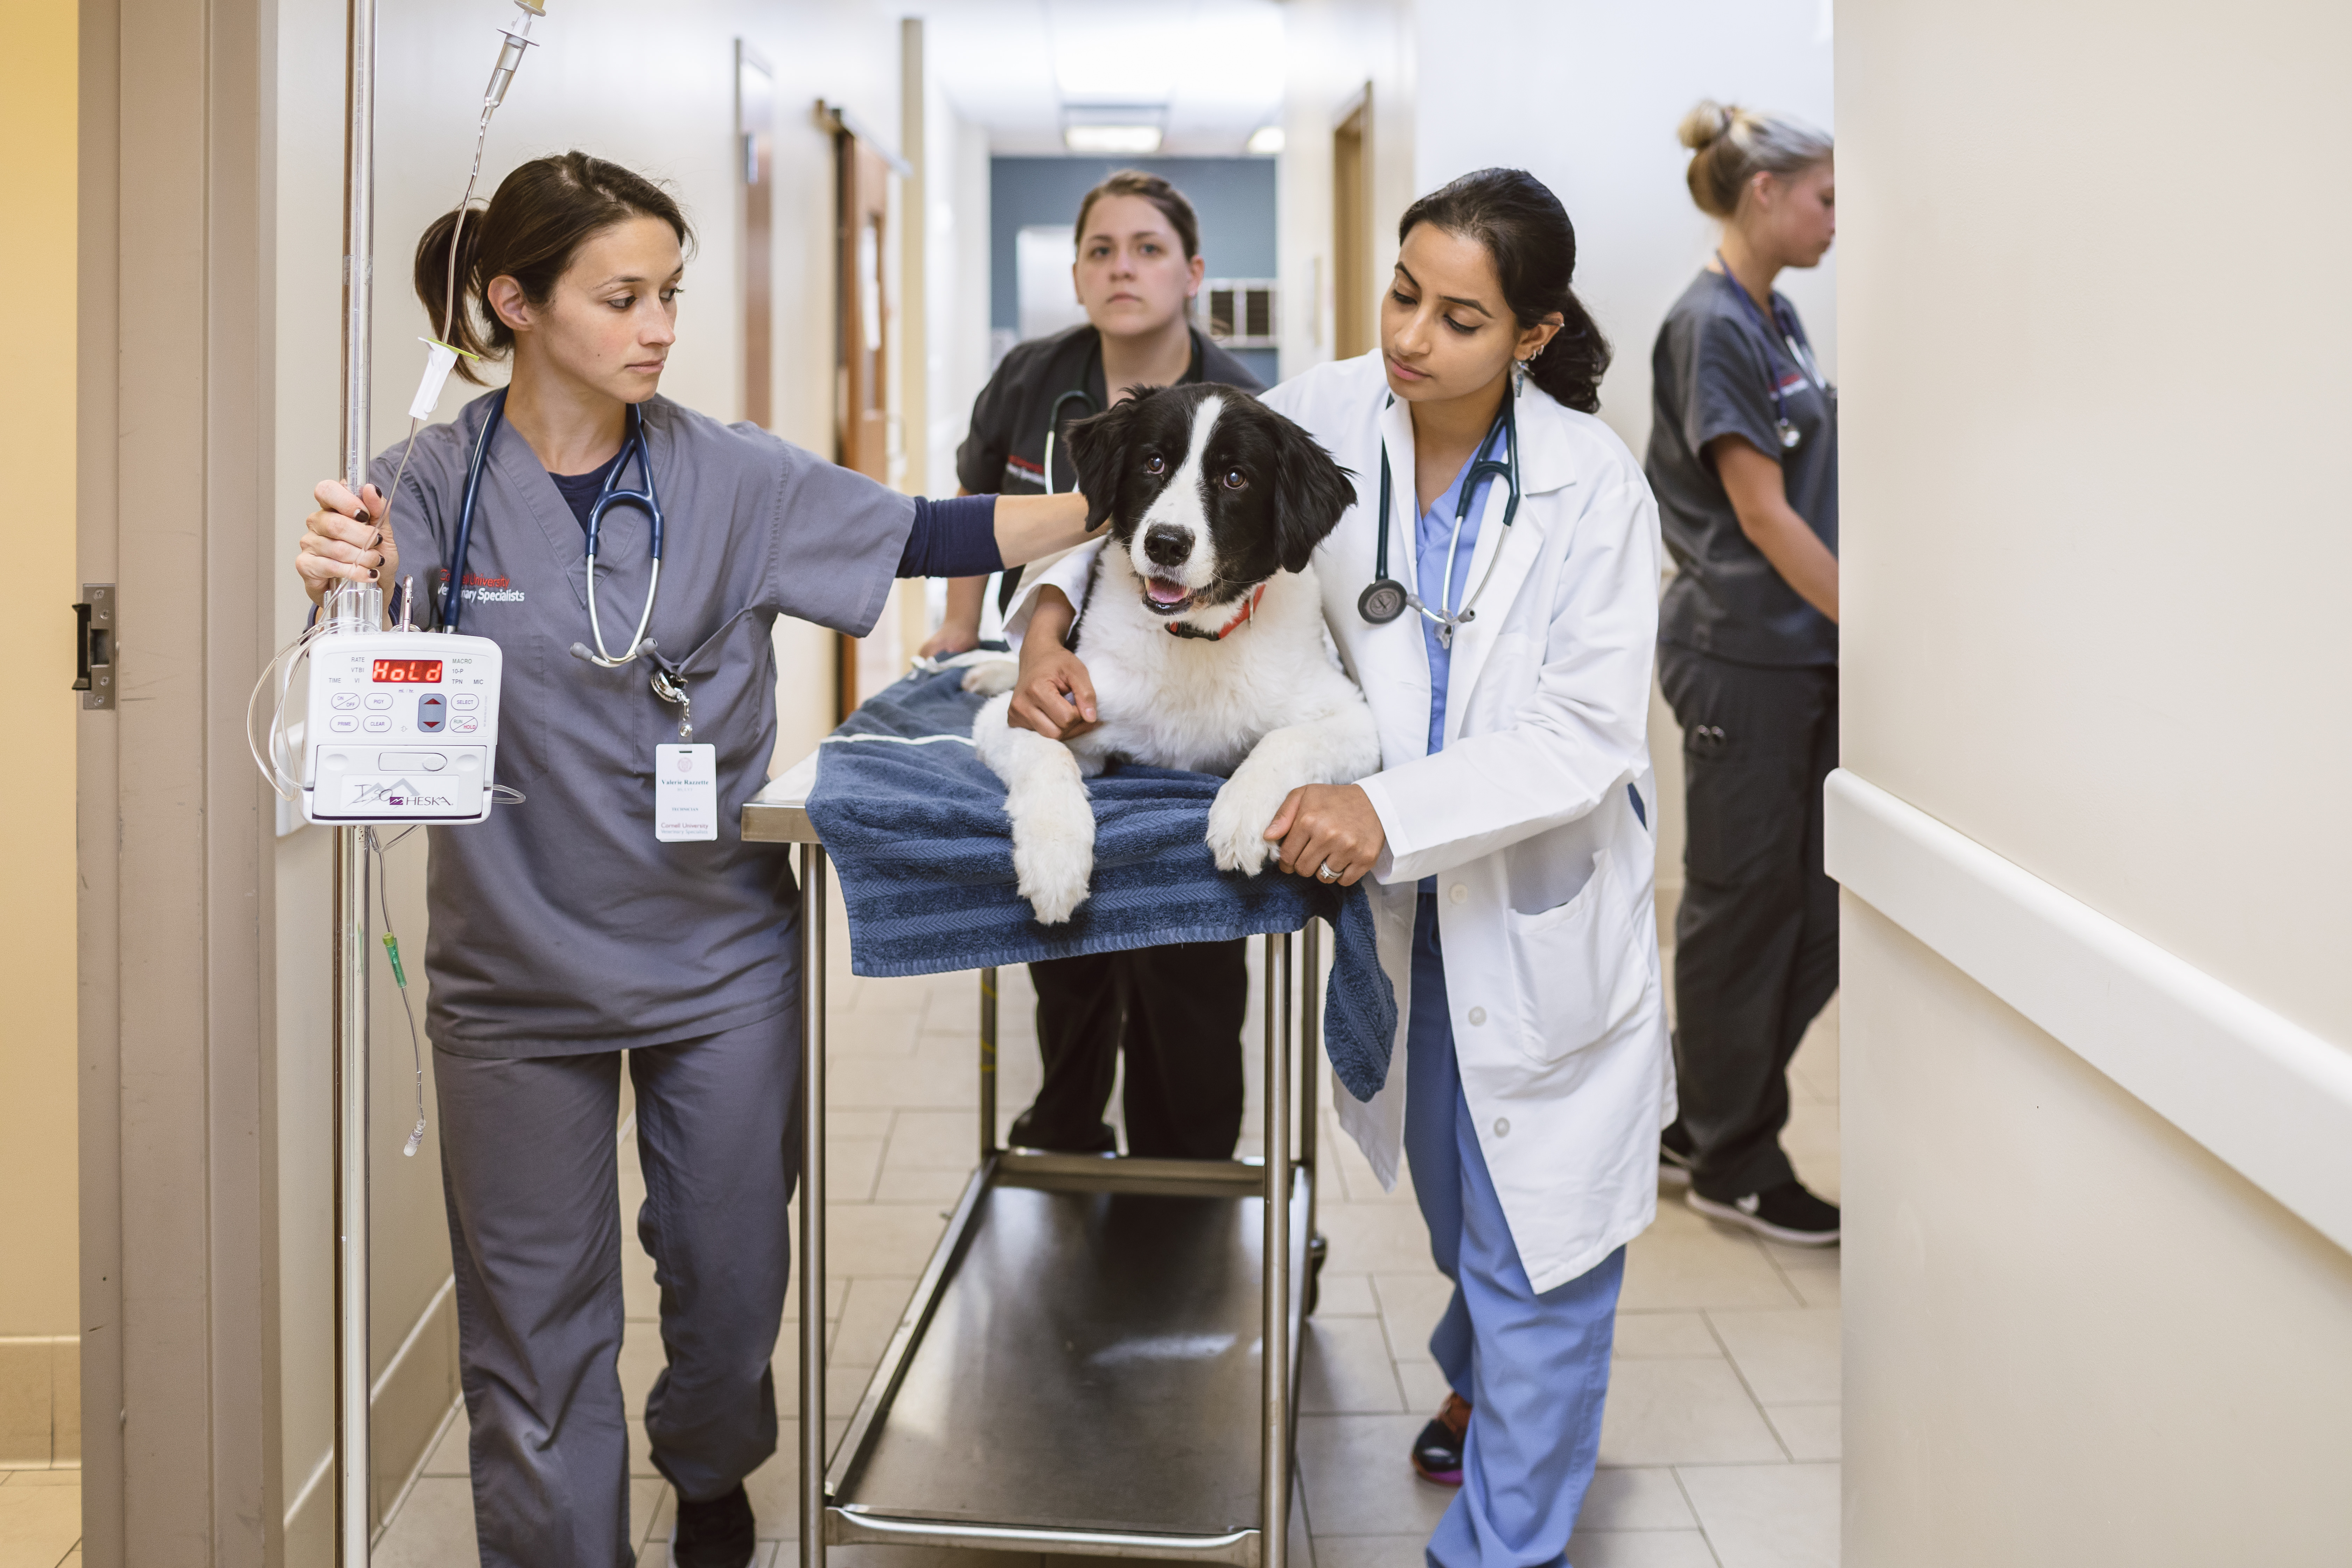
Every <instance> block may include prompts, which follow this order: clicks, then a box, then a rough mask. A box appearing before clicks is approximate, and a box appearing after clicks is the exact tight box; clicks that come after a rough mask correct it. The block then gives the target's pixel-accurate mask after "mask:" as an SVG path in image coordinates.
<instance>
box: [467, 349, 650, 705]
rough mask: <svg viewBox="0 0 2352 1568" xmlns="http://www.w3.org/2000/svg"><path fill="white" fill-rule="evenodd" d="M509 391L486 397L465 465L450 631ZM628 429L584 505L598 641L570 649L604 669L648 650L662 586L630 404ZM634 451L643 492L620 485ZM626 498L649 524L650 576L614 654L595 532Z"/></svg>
mask: <svg viewBox="0 0 2352 1568" xmlns="http://www.w3.org/2000/svg"><path fill="white" fill-rule="evenodd" d="M506 406H507V395H506V392H505V390H504V389H503V388H501V389H500V390H499V393H498V395H496V396H494V397H492V398H491V399H490V406H489V410H488V412H487V413H486V414H485V415H483V416H482V429H481V433H480V434H479V435H478V436H476V437H474V457H473V460H472V462H470V463H469V464H468V465H467V468H466V495H465V500H464V501H463V502H462V503H461V504H460V505H459V507H458V509H457V543H456V546H455V548H453V549H452V550H451V551H450V552H449V557H450V559H449V574H448V578H447V580H446V582H445V583H444V584H442V590H441V592H442V605H441V624H442V625H443V626H446V628H447V629H448V630H450V631H453V632H454V631H456V630H457V621H458V618H459V617H460V616H463V615H464V613H465V608H466V596H465V593H464V586H465V582H466V550H467V546H468V545H470V544H471V543H472V542H473V536H474V503H475V500H476V499H477V498H478V496H479V495H480V494H481V489H482V468H483V464H484V463H485V461H486V460H487V459H488V457H489V455H490V437H491V436H492V434H494V433H495V432H496V431H497V429H498V427H499V422H500V420H501V419H502V418H503V416H505V413H506ZM628 423H629V433H628V435H627V437H625V438H624V439H623V440H622V442H621V450H620V452H619V453H618V455H616V456H615V457H614V459H613V468H612V471H611V472H609V473H607V474H606V475H605V476H604V489H602V490H600V491H598V492H597V495H596V501H595V504H594V505H593V506H591V507H590V508H589V509H588V635H589V636H590V637H593V638H595V639H596V651H595V652H593V653H591V652H589V651H588V647H587V645H586V644H584V643H573V644H572V654H573V655H574V657H576V658H584V659H586V660H587V661H588V662H589V663H591V664H593V665H596V666H599V667H601V668H605V669H618V668H621V666H623V665H625V664H626V663H628V662H629V661H630V660H631V659H633V658H636V657H637V656H638V655H639V654H642V653H646V652H650V651H651V650H652V648H653V646H654V645H653V644H651V643H649V642H647V641H646V625H647V623H649V622H650V621H652V619H653V617H654V595H656V593H658V592H660V590H661V561H662V509H661V499H660V498H659V497H658V496H656V494H655V493H654V465H653V458H652V457H651V455H650V454H648V453H647V451H646V418H645V415H644V414H643V413H641V412H639V410H638V408H637V405H635V404H634V403H633V404H631V405H629V420H628ZM632 454H635V458H636V459H637V473H638V475H639V476H640V477H641V478H642V479H644V480H645V485H646V488H645V489H641V490H625V489H621V488H620V484H621V470H622V469H624V468H627V467H628V466H629V458H630V456H631V455H632ZM623 502H626V503H627V504H629V505H631V506H634V507H637V508H639V509H641V510H643V511H644V512H645V514H646V517H647V518H648V519H650V520H651V521H652V523H653V538H652V541H651V548H650V550H649V552H648V553H650V554H651V556H652V557H653V575H652V576H651V577H650V578H649V579H648V580H647V581H646V607H645V609H644V611H643V613H641V614H640V615H639V616H637V629H636V630H635V632H633V633H631V634H630V636H629V646H628V647H626V648H625V650H623V651H622V652H620V653H617V654H616V653H614V651H613V650H612V649H610V648H608V647H605V646H604V627H603V626H600V625H599V624H598V623H597V619H596V536H597V533H598V531H600V530H601V529H602V527H603V525H604V514H605V513H606V512H607V511H609V510H612V509H613V508H614V507H615V506H618V505H620V504H622V503H623Z"/></svg>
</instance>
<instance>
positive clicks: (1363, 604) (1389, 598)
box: [1356, 577, 1405, 626]
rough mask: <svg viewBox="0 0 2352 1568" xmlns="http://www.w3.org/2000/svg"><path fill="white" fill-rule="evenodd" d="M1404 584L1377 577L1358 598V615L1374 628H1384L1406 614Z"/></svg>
mask: <svg viewBox="0 0 2352 1568" xmlns="http://www.w3.org/2000/svg"><path fill="white" fill-rule="evenodd" d="M1404 606H1405V591H1404V584H1402V583H1399V582H1397V581H1395V580H1394V579H1392V578H1388V577H1375V578H1373V579H1372V581H1371V582H1370V584H1367V585H1366V586H1365V589H1364V591H1363V592H1362V593H1361V594H1360V595H1357V596H1356V614H1358V615H1360V616H1363V617H1364V619H1365V620H1366V621H1367V622H1369V623H1370V625H1372V626H1387V625H1388V624H1389V623H1390V622H1391V621H1392V620H1395V619H1396V618H1397V617H1398V616H1401V615H1403V614H1404Z"/></svg>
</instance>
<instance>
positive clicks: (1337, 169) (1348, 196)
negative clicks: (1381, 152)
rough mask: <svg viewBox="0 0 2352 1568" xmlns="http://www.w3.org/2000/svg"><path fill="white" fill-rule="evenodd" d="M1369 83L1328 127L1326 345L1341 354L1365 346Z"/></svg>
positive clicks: (1351, 354)
mask: <svg viewBox="0 0 2352 1568" xmlns="http://www.w3.org/2000/svg"><path fill="white" fill-rule="evenodd" d="M1371 133H1372V89H1371V87H1370V84H1369V83H1368V84H1366V86H1365V88H1364V96H1363V97H1362V99H1361V100H1359V101H1358V102H1357V104H1356V107H1355V108H1354V109H1352V110H1349V112H1348V115H1347V117H1346V118H1345V119H1343V120H1341V121H1339V127H1338V128H1337V129H1336V130H1334V131H1333V132H1332V133H1331V347H1332V352H1333V353H1336V354H1338V356H1339V358H1341V359H1354V358H1355V357H1356V356H1357V355H1359V354H1363V353H1370V352H1371V348H1372V342H1373V326H1374V323H1375V321H1376V319H1377V314H1378V312H1377V311H1376V310H1374V309H1373V305H1372V300H1373V295H1374V289H1373V288H1372V231H1371V222H1372V199H1371V174H1372V149H1371Z"/></svg>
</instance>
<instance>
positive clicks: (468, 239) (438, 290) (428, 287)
mask: <svg viewBox="0 0 2352 1568" xmlns="http://www.w3.org/2000/svg"><path fill="white" fill-rule="evenodd" d="M484 211H485V209H484V208H482V207H479V206H476V207H472V208H468V209H457V208H453V209H451V210H450V211H448V212H446V213H443V214H442V215H441V216H439V217H436V218H435V219H434V220H433V221H432V223H430V224H429V225H427V226H425V237H424V238H422V239H420V240H418V241H417V242H416V299H417V302H418V303H419V304H421V305H423V306H424V307H425V321H428V322H429V323H431V325H432V329H433V335H434V336H435V337H436V338H438V339H440V340H441V341H442V342H445V343H446V344H448V345H449V346H450V347H451V348H453V349H458V350H461V351H463V355H464V356H471V357H479V358H483V359H488V358H489V357H490V356H491V354H492V353H493V351H492V349H491V347H490V345H489V343H488V341H487V340H485V339H484V337H483V335H482V331H481V328H480V325H479V323H478V321H476V319H475V316H474V311H473V308H472V306H473V299H474V296H476V295H478V293H480V291H481V288H482V282H481V279H480V278H479V277H478V273H479V271H480V266H481V257H482V216H483V213H484ZM453 242H454V244H455V245H456V246H457V254H456V255H454V256H453V255H451V254H450V247H451V245H452V243H453ZM457 374H459V375H462V376H464V377H465V378H466V379H467V381H470V382H472V383H474V384H476V385H477V386H478V385H480V384H482V378H481V377H480V376H478V375H477V374H474V367H473V365H472V363H470V358H469V357H460V358H459V359H458V361H457Z"/></svg>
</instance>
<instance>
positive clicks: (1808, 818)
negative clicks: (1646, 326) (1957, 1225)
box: [1643, 100, 1838, 1247]
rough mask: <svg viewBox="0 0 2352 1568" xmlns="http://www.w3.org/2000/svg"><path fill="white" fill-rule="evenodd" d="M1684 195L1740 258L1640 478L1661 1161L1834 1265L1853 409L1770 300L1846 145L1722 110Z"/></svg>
mask: <svg viewBox="0 0 2352 1568" xmlns="http://www.w3.org/2000/svg"><path fill="white" fill-rule="evenodd" d="M1681 134H1682V142H1683V145H1684V146H1685V147H1688V148H1689V149H1690V150H1691V161H1690V168H1689V171H1688V174H1687V175H1686V178H1687V179H1688V181H1689V184H1690V193H1691V198H1692V200H1694V201H1696V203H1697V204H1698V206H1699V210H1700V211H1702V212H1704V213H1706V214H1707V215H1708V216H1711V217H1716V218H1719V219H1721V220H1722V223H1723V240H1722V244H1721V245H1720V247H1718V248H1717V251H1716V253H1715V257H1714V258H1713V260H1712V261H1710V262H1709V264H1708V266H1707V268H1706V270H1705V271H1703V272H1701V273H1700V274H1699V276H1698V277H1697V279H1696V280H1694V281H1693V282H1692V284H1691V286H1690V287H1689V288H1688V289H1685V291H1684V293H1683V296H1682V298H1681V299H1679V300H1676V301H1675V305H1674V308H1673V309H1672V310H1669V311H1668V312H1667V314H1666V321H1665V324H1664V326H1663V327H1661V328H1660V329H1659V331H1658V341H1657V346H1656V348H1655V349H1654V350H1653V351H1652V353H1651V359H1650V364H1651V375H1652V404H1653V406H1652V415H1653V418H1652V423H1651V427H1650V449H1649V455H1648V458H1647V459H1646V460H1645V462H1644V464H1643V467H1644V468H1645V470H1646V471H1647V473H1648V475H1649V479H1650V487H1651V489H1653V490H1654V491H1655V492H1656V495H1657V498H1658V513H1659V521H1660V522H1661V524H1662V525H1663V528H1664V534H1665V543H1666V548H1667V550H1668V551H1669V552H1671V553H1672V554H1673V556H1674V560H1675V566H1676V568H1677V569H1678V570H1677V575H1676V576H1675V581H1674V584H1673V585H1672V586H1670V587H1669V588H1668V589H1667V590H1666V594H1665V597H1664V602H1663V603H1662V604H1661V605H1659V612H1658V679H1659V683H1660V685H1661V686H1663V687H1664V690H1665V694H1666V700H1667V701H1668V702H1669V703H1671V704H1672V705H1673V707H1674V710H1675V718H1676V719H1677V720H1679V721H1681V723H1682V729H1683V766H1684V775H1685V786H1684V787H1685V803H1686V811H1687V818H1688V822H1689V837H1688V840H1687V844H1686V847H1685V850H1684V871H1685V879H1684V890H1683V900H1682V907H1681V909H1680V910H1678V911H1677V912H1676V914H1675V1004H1676V1018H1677V1022H1678V1026H1677V1028H1676V1030H1675V1069H1676V1078H1677V1079H1678V1085H1679V1094H1680V1100H1681V1108H1682V1113H1681V1116H1680V1118H1679V1119H1678V1120H1677V1121H1675V1124H1674V1125H1673V1126H1671V1127H1669V1128H1667V1129H1666V1131H1665V1134H1664V1140H1663V1145H1662V1149H1661V1154H1662V1157H1663V1159H1664V1163H1665V1165H1666V1167H1667V1168H1669V1169H1679V1170H1681V1171H1683V1172H1685V1173H1688V1176H1689V1180H1690V1193H1689V1197H1688V1201H1689V1204H1690V1206H1691V1207H1692V1208H1694V1209H1696V1210H1698V1211H1699V1212H1700V1213H1702V1214H1705V1215H1712V1216H1714V1217H1716V1218H1718V1219H1722V1220H1726V1221H1728V1222H1730V1223H1732V1224H1735V1225H1741V1226H1747V1227H1748V1228H1749V1229H1751V1230H1754V1231H1756V1232H1758V1233H1759V1234H1760V1235H1763V1236H1767V1237H1771V1238H1772V1239H1774V1240H1776V1241H1782V1242H1791V1243H1795V1244H1797V1245H1800V1246H1816V1247H1824V1246H1829V1245H1832V1244H1833V1243H1835V1242H1836V1240H1837V1239H1838V1211H1837V1209H1836V1207H1835V1205H1831V1204H1828V1203H1825V1202H1823V1201H1822V1199H1820V1198H1818V1197H1816V1196H1815V1195H1814V1194H1811V1193H1810V1192H1808V1191H1807V1190H1806V1189H1805V1188H1804V1186H1803V1185H1802V1184H1800V1183H1799V1182H1798V1180H1797V1175H1796V1172H1795V1170H1794V1169H1793V1168H1792V1167H1791V1166H1790V1163H1789V1157H1788V1155H1787V1154H1786V1153H1785V1152H1782V1150H1781V1148H1780V1130H1781V1128H1782V1127H1783V1126H1785V1125H1786V1124H1787V1121H1788V1119H1789V1084H1788V1067H1789V1058H1790V1057H1791V1056H1792V1055H1794V1054H1795V1052H1796V1048H1797V1042H1798V1041H1799V1040H1800V1039H1801V1038H1802V1037H1803V1036H1804V1033H1805V1029H1806V1026H1808V1025H1810V1024H1811V1022H1812V1020H1813V1017H1814V1016H1815V1015H1816V1014H1818V1013H1819V1012H1820V1011H1821V1010H1822V1007H1823V1006H1825V1005H1828V1002H1829V999H1830V997H1831V996H1832V994H1834V993H1835V992H1836V990H1837V978H1838V974H1837V942H1838V910H1837V888H1836V885H1835V884H1834V883H1832V881H1831V880H1830V879H1829V877H1828V875H1827V874H1826V872H1825V871H1824V869H1823V868H1822V782H1823V781H1824V780H1825V779H1826V778H1827V777H1828V776H1829V772H1830V769H1832V767H1834V766H1836V765H1837V732H1838V728H1837V725H1838V676H1837V618H1838V566H1837V539H1838V533H1837V523H1838V510H1837V506H1838V502H1837V390H1836V388H1834V387H1832V385H1830V384H1829V381H1828V378H1827V377H1825V376H1824V375H1822V373H1821V370H1820V367H1819V366H1818V365H1817V364H1816V363H1814V360H1813V353H1812V345H1811V342H1809V340H1808V339H1807V338H1806V336H1805V329H1804V324H1803V323H1802V322H1801V321H1799V320H1798V319H1797V311H1796V308H1795V307H1794V306H1792V305H1791V304H1790V303H1789V301H1788V300H1786V299H1784V298H1782V297H1781V296H1780V295H1779V294H1776V293H1774V292H1773V290H1772V280H1773V279H1775V278H1776V277H1778V276H1779V275H1780V271H1781V269H1782V268H1790V267H1797V268H1805V267H1811V266H1814V265H1816V264H1818V263H1819V262H1820V260H1821V258H1822V256H1823V255H1824V254H1825V253H1826V252H1827V251H1828V249H1829V247H1830V242H1831V240H1832V238H1833V237H1835V235H1836V232H1837V212H1836V206H1835V199H1834V198H1835V190H1834V184H1833V176H1834V169H1833V166H1832V143H1831V142H1830V138H1829V137H1828V136H1827V135H1826V134H1825V133H1823V132H1820V131H1817V130H1814V129H1813V128H1812V127H1811V126H1808V125H1804V124H1802V123H1801V122H1799V121H1793V120H1789V119H1785V118H1781V117H1779V116H1775V115H1769V114H1761V113H1758V112H1757V111H1755V110H1748V109H1741V108H1738V107H1736V106H1732V107H1727V106H1725V105H1723V104H1719V103H1717V102H1715V101H1713V100H1706V101H1703V102H1701V103H1700V104H1699V105H1698V106H1697V107H1696V108H1695V109H1693V110H1691V111H1690V113H1689V114H1688V115H1686V116H1685V117H1684V119H1683V122H1682V128H1681Z"/></svg>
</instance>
